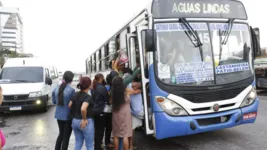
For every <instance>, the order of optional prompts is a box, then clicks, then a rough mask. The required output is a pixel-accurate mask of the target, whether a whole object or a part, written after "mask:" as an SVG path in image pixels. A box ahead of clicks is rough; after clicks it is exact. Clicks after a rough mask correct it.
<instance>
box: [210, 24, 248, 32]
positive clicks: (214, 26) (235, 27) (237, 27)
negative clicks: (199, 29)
mask: <svg viewBox="0 0 267 150" xmlns="http://www.w3.org/2000/svg"><path fill="white" fill-rule="evenodd" d="M228 27H229V24H227V23H211V24H210V29H211V30H219V29H221V30H227V29H228ZM232 31H248V26H247V25H246V24H233V27H232Z"/></svg>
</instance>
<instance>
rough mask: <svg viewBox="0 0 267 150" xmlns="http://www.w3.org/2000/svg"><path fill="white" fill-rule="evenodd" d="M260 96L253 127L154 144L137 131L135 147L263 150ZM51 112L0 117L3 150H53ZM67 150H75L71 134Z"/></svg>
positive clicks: (264, 110)
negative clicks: (4, 142)
mask: <svg viewBox="0 0 267 150" xmlns="http://www.w3.org/2000/svg"><path fill="white" fill-rule="evenodd" d="M259 96H260V107H259V112H258V117H257V121H256V122H255V123H254V124H248V125H242V126H238V127H234V128H231V129H224V130H219V131H213V132H207V133H201V134H197V135H191V136H185V137H177V138H170V139H165V140H155V139H154V138H153V137H151V136H145V135H144V133H143V132H141V131H138V132H136V134H135V135H136V136H135V145H136V146H137V149H140V150H180V149H181V150H244V149H245V150H266V149H267V119H266V118H267V117H266V116H267V115H266V114H267V92H260V93H259ZM54 112H55V106H53V105H51V106H50V109H49V110H48V112H46V113H40V112H12V113H9V114H1V115H0V128H1V129H2V130H3V132H4V134H5V136H6V138H7V142H6V145H5V147H4V150H53V149H54V145H55V141H56V138H57V135H58V127H57V122H56V120H55V119H54ZM69 149H70V150H73V149H74V135H73V134H72V136H71V139H70V144H69ZM84 149H85V148H84Z"/></svg>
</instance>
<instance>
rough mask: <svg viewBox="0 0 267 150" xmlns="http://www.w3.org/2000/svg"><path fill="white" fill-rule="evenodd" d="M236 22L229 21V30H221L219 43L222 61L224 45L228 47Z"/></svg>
mask: <svg viewBox="0 0 267 150" xmlns="http://www.w3.org/2000/svg"><path fill="white" fill-rule="evenodd" d="M234 20H235V19H229V22H228V29H227V30H224V31H221V29H219V42H220V54H219V60H221V57H222V49H223V48H222V45H226V43H227V42H228V39H229V36H230V34H231V32H232V29H233V24H234ZM222 36H224V39H223V40H222Z"/></svg>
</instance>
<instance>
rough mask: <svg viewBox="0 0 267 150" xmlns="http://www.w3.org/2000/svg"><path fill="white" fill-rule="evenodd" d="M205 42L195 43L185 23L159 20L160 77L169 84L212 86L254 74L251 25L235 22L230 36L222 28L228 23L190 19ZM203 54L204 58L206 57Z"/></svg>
mask: <svg viewBox="0 0 267 150" xmlns="http://www.w3.org/2000/svg"><path fill="white" fill-rule="evenodd" d="M189 24H190V26H191V27H192V28H193V29H194V31H195V32H197V34H198V36H199V39H200V41H201V43H202V46H196V45H194V44H193V42H194V41H192V38H190V35H188V34H187V33H188V32H187V31H188V29H187V28H186V27H185V26H184V25H183V23H158V24H155V30H156V32H157V45H158V46H157V47H158V49H157V54H156V56H157V57H156V58H157V59H156V60H157V69H156V74H157V76H158V78H159V79H160V80H161V81H162V82H164V83H167V84H177V85H187V86H194V85H195V86H209V85H214V84H217V85H219V84H227V83H232V82H236V81H240V80H243V79H246V78H249V77H251V76H252V73H253V71H252V66H251V65H252V58H251V43H250V36H249V35H250V34H249V28H248V26H247V25H246V24H237V23H235V24H233V26H232V30H231V32H230V33H229V35H228V36H229V39H228V40H227V42H226V43H224V44H223V43H222V39H224V38H225V37H224V35H223V34H219V33H221V32H225V31H227V29H228V24H227V23H210V24H208V23H189ZM202 58H203V60H202Z"/></svg>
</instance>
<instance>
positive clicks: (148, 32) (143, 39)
mask: <svg viewBox="0 0 267 150" xmlns="http://www.w3.org/2000/svg"><path fill="white" fill-rule="evenodd" d="M247 19H248V17H247V13H246V10H245V8H244V5H243V4H242V3H241V2H240V1H234V0H223V1H221V0H220V1H219V0H153V1H152V3H151V4H150V5H149V6H148V7H147V8H146V9H144V10H143V11H141V12H140V13H139V14H138V15H137V16H136V17H135V18H134V19H132V20H131V21H130V22H128V23H127V24H126V25H125V26H124V27H122V28H121V30H119V31H118V32H117V33H116V34H114V35H113V36H112V37H111V38H110V39H109V40H107V41H106V42H105V43H104V44H103V45H101V46H100V47H99V49H97V51H95V52H94V53H93V54H92V55H91V56H90V57H89V58H88V59H87V60H86V70H87V74H88V75H90V76H91V77H93V76H94V74H95V73H99V72H100V73H104V74H105V75H106V74H107V73H109V71H110V70H109V69H108V62H109V61H110V60H111V59H112V58H113V55H114V53H115V52H116V51H117V50H124V51H125V52H126V53H127V55H128V56H129V58H130V61H129V63H128V64H127V66H128V67H130V68H132V69H133V68H135V67H136V65H137V64H140V66H141V73H142V85H143V86H142V88H143V92H142V94H143V102H144V111H145V119H144V127H145V132H146V134H148V135H154V136H155V138H156V139H165V138H169V137H176V136H184V135H190V134H197V133H201V132H207V131H213V130H218V129H224V128H230V127H234V126H238V125H242V124H247V123H253V122H255V120H256V117H257V111H258V105H259V99H258V97H257V93H256V91H255V73H254V65H253V62H254V58H255V57H256V56H259V55H260V46H259V40H258V39H257V35H256V33H255V32H254V30H253V28H252V27H251V26H249V25H248V23H247V22H246V21H247ZM149 110H151V111H149Z"/></svg>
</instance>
